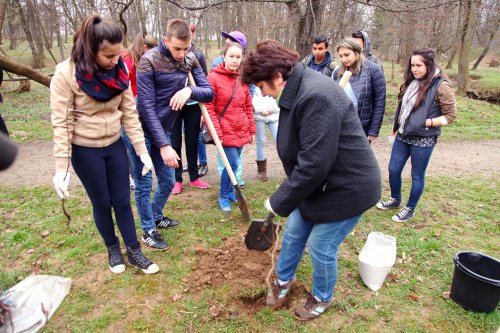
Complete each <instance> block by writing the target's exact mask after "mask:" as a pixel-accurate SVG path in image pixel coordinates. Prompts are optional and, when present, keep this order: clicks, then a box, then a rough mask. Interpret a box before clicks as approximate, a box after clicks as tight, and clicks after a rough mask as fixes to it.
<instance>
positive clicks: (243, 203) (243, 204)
mask: <svg viewBox="0 0 500 333" xmlns="http://www.w3.org/2000/svg"><path fill="white" fill-rule="evenodd" d="M188 78H189V83H190V84H191V85H192V86H193V87H196V83H195V82H194V78H193V74H191V73H188ZM199 105H200V109H201V114H202V115H203V119H204V120H205V123H206V124H207V127H208V130H209V131H210V134H211V135H212V139H213V140H214V143H215V146H216V147H217V151H218V152H219V154H220V156H221V158H222V162H224V167H225V168H226V171H227V173H228V175H229V178H230V179H231V183H232V184H233V186H234V192H235V193H236V198H237V199H238V207H239V208H240V211H241V214H242V215H243V218H244V219H245V220H246V221H250V213H249V212H248V204H247V199H245V197H244V196H243V193H241V189H240V186H239V185H238V181H237V180H236V177H235V176H234V173H233V170H232V169H231V165H230V164H229V161H228V160H227V156H226V153H225V152H224V148H222V144H221V142H220V140H219V137H218V136H217V131H216V130H215V127H214V124H212V120H211V119H210V115H209V114H208V111H207V108H206V107H205V104H203V103H199Z"/></svg>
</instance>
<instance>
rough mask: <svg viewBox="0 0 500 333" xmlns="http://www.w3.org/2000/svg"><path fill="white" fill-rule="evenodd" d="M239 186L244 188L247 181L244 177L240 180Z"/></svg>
mask: <svg viewBox="0 0 500 333" xmlns="http://www.w3.org/2000/svg"><path fill="white" fill-rule="evenodd" d="M238 186H239V187H240V188H244V187H245V181H244V180H243V179H240V180H238Z"/></svg>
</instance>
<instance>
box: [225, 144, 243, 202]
mask: <svg viewBox="0 0 500 333" xmlns="http://www.w3.org/2000/svg"><path fill="white" fill-rule="evenodd" d="M242 149H243V148H242V147H224V152H225V153H226V156H227V160H228V161H229V164H230V165H231V169H232V170H233V172H235V171H236V169H237V168H238V164H240V163H241V161H240V157H241V150H242ZM230 193H233V184H232V183H231V178H229V174H228V173H227V170H226V169H225V168H224V170H223V171H222V174H221V176H220V196H221V197H223V198H227V196H228V195H229V194H230Z"/></svg>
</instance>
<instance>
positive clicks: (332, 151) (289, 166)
mask: <svg viewBox="0 0 500 333" xmlns="http://www.w3.org/2000/svg"><path fill="white" fill-rule="evenodd" d="M298 59H299V55H298V54H297V53H296V52H294V51H290V50H288V49H286V48H285V47H284V46H283V45H282V44H280V43H278V42H276V41H272V40H269V41H264V42H261V43H259V44H257V48H256V50H255V51H252V52H250V55H249V57H248V58H247V60H246V61H245V64H244V66H243V75H242V80H243V82H244V83H246V84H250V83H254V84H255V85H256V86H257V87H259V88H260V89H261V91H262V94H263V95H268V96H272V97H274V98H277V99H278V105H279V107H280V110H281V111H280V119H279V125H278V126H279V131H278V137H277V143H276V145H277V149H278V155H279V157H280V159H281V161H282V163H283V167H284V169H285V172H286V175H287V177H288V178H287V179H286V180H285V181H284V182H283V183H282V184H281V185H280V187H279V188H278V189H277V190H276V192H274V193H273V194H272V195H271V197H270V198H269V199H268V200H266V202H265V206H266V209H268V210H269V211H271V212H273V213H274V214H277V215H280V216H288V222H287V224H286V229H285V233H284V236H283V244H282V250H281V252H280V255H279V258H278V263H277V272H276V275H277V276H276V280H275V281H274V283H273V287H272V290H271V291H270V292H269V294H268V297H267V305H268V306H272V307H279V306H281V305H283V303H284V301H285V299H286V296H287V295H288V291H289V290H290V287H291V286H292V285H293V283H294V282H295V273H296V270H297V267H298V265H299V262H300V260H301V258H302V255H303V254H304V248H305V246H306V244H307V245H308V248H309V255H310V257H311V262H312V265H313V269H314V273H313V288H312V294H311V295H310V296H309V297H308V298H307V300H306V302H305V303H304V304H303V305H302V306H301V307H299V308H298V309H297V310H296V311H295V316H296V317H297V318H299V319H301V320H309V319H313V318H316V317H317V316H319V315H320V314H322V313H323V312H324V311H325V310H326V308H327V307H328V306H329V305H330V304H331V302H332V298H333V289H334V287H335V283H336V278H337V251H338V247H339V245H340V244H341V243H342V242H343V240H344V239H345V237H346V236H347V235H348V234H349V233H350V232H351V230H352V229H353V228H354V227H355V226H356V224H357V223H358V222H359V220H360V219H361V216H362V214H363V212H364V211H366V210H367V209H369V208H370V207H372V206H373V205H375V204H376V203H377V201H378V198H380V171H379V168H378V165H377V161H376V160H375V157H374V155H373V152H372V150H371V148H370V146H369V144H368V142H367V140H366V136H365V135H364V133H363V129H362V128H361V125H360V123H359V120H358V117H357V114H356V112H355V111H354V108H353V105H352V103H351V101H350V100H349V98H348V97H347V96H346V94H345V93H344V92H343V91H342V88H340V87H339V85H338V84H337V83H335V82H334V81H332V80H331V79H329V78H328V77H325V76H324V75H321V74H319V73H317V72H315V71H313V70H311V69H309V68H307V67H305V66H304V65H303V64H301V63H298V62H297V61H298Z"/></svg>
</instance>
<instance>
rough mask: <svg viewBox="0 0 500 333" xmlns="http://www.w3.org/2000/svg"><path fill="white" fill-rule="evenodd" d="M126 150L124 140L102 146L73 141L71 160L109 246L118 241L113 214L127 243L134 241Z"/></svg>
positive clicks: (101, 232)
mask: <svg viewBox="0 0 500 333" xmlns="http://www.w3.org/2000/svg"><path fill="white" fill-rule="evenodd" d="M127 159H128V158H127V150H126V149H125V145H124V144H123V140H122V139H119V140H118V141H116V142H115V143H113V144H111V145H109V146H107V147H104V148H93V147H83V146H78V145H75V144H73V145H72V157H71V162H72V165H73V169H74V170H75V173H76V174H77V176H78V178H80V180H81V182H82V184H83V186H84V187H85V191H86V192H87V194H88V196H89V198H90V202H91V203H92V209H93V213H94V221H95V225H96V227H97V230H98V231H99V234H101V237H102V238H103V239H104V243H105V244H106V245H108V246H110V245H114V244H116V242H117V239H116V234H115V227H114V224H113V216H112V212H111V210H113V211H114V212H115V219H116V225H117V226H118V229H119V230H120V233H121V234H122V238H123V241H124V243H125V244H126V245H127V246H133V245H135V244H137V233H136V231H135V223H134V215H133V213H132V207H131V206H130V182H129V178H128V161H127Z"/></svg>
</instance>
